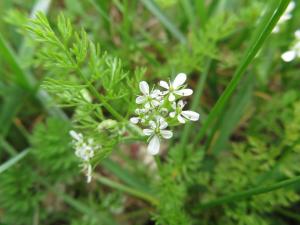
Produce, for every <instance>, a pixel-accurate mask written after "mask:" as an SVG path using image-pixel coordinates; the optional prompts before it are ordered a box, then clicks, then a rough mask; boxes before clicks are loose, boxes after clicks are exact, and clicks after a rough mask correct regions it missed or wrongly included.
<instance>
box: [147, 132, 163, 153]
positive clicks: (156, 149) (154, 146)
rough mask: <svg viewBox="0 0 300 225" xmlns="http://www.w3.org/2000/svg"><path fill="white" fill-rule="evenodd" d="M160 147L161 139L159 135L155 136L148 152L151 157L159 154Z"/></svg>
mask: <svg viewBox="0 0 300 225" xmlns="http://www.w3.org/2000/svg"><path fill="white" fill-rule="evenodd" d="M159 147H160V143H159V137H158V136H157V135H154V136H153V137H152V138H151V140H150V142H149V144H148V148H147V150H148V152H149V153H150V154H151V155H156V154H157V153H158V152H159Z"/></svg>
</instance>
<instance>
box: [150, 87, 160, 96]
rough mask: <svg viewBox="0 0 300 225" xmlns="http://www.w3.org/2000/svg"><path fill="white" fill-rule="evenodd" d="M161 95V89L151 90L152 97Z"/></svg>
mask: <svg viewBox="0 0 300 225" xmlns="http://www.w3.org/2000/svg"><path fill="white" fill-rule="evenodd" d="M159 95H160V90H157V89H155V90H153V91H151V94H150V96H151V98H157V97H158V96H159Z"/></svg>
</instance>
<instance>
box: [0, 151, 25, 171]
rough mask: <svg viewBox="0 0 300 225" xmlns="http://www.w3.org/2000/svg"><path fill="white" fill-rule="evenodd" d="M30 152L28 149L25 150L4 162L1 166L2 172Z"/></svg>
mask: <svg viewBox="0 0 300 225" xmlns="http://www.w3.org/2000/svg"><path fill="white" fill-rule="evenodd" d="M28 152H29V151H28V150H24V151H23V152H21V153H19V154H18V155H16V156H15V157H13V158H11V159H10V160H8V161H7V162H5V163H3V164H2V165H1V166H0V174H1V173H3V172H4V171H5V170H7V169H9V168H10V167H12V166H13V165H15V164H16V163H17V162H19V161H20V160H21V159H23V158H24V157H25V156H26V155H27V154H28Z"/></svg>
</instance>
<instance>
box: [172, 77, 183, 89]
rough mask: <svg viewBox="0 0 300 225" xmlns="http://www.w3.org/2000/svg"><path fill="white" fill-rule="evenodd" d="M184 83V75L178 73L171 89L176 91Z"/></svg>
mask: <svg viewBox="0 0 300 225" xmlns="http://www.w3.org/2000/svg"><path fill="white" fill-rule="evenodd" d="M185 81H186V74H184V73H179V74H178V75H177V76H176V77H175V79H174V81H173V87H174V88H175V89H177V88H178V87H179V86H181V85H183V84H184V82H185Z"/></svg>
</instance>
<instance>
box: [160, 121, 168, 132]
mask: <svg viewBox="0 0 300 225" xmlns="http://www.w3.org/2000/svg"><path fill="white" fill-rule="evenodd" d="M167 126H168V123H167V122H166V121H165V120H162V121H160V123H159V129H161V130H162V129H165V128H166V127H167Z"/></svg>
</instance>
